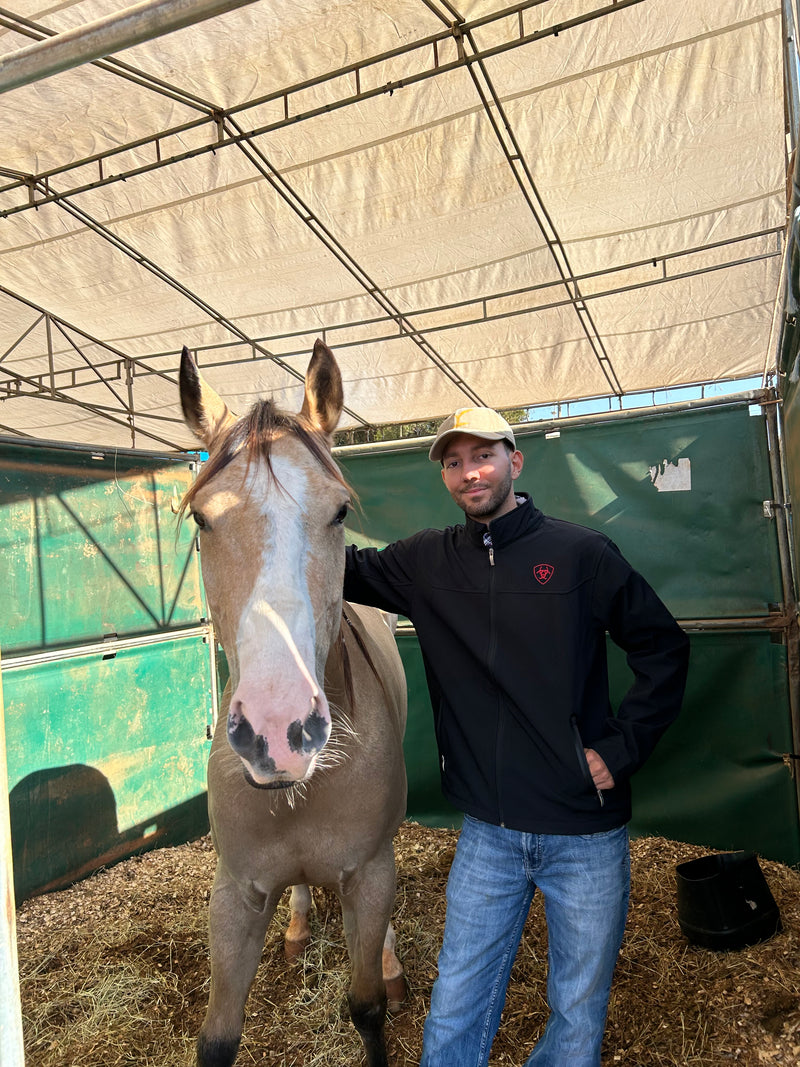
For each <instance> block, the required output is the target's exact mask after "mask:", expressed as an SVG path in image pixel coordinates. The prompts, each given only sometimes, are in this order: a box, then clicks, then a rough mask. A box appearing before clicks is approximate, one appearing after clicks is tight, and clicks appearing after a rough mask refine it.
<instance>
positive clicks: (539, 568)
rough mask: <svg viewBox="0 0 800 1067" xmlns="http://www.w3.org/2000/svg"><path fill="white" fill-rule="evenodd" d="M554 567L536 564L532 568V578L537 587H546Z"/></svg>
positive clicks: (547, 564)
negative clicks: (537, 584)
mask: <svg viewBox="0 0 800 1067" xmlns="http://www.w3.org/2000/svg"><path fill="white" fill-rule="evenodd" d="M554 572H555V567H553V566H552V565H551V564H550V563H537V564H536V566H535V567H534V568H533V577H534V578H535V579H536V581H537V582H538V583H539V585H547V583H548V582H549V581H550V579H551V578H552V577H553V573H554Z"/></svg>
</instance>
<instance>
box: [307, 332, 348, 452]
mask: <svg viewBox="0 0 800 1067" xmlns="http://www.w3.org/2000/svg"><path fill="white" fill-rule="evenodd" d="M343 407H344V390H343V389H342V375H341V373H340V371H339V364H338V363H337V362H336V360H335V358H334V355H333V352H331V350H330V349H329V348H328V346H327V345H326V344H325V342H324V341H320V340H319V338H317V340H316V341H315V342H314V354H313V355H312V357H311V362H310V363H309V365H308V370H307V371H306V395H305V399H304V400H303V407H302V410H301V412H300V414H301V415H305V417H306V418H307V419H308V420H309V421H310V422H312V423H313V424H314V425H315V426H316V427H318V429H320V430H322V431H323V433H328V434H330V433H333V431H334V430H335V429H336V424H337V423H338V421H339V416H340V415H341V414H342V408H343Z"/></svg>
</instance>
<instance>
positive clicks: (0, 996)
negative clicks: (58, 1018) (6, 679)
mask: <svg viewBox="0 0 800 1067" xmlns="http://www.w3.org/2000/svg"><path fill="white" fill-rule="evenodd" d="M0 906H1V907H2V909H3V918H2V919H0V1067H24V1064H25V1050H24V1046H23V1042H22V1009H21V1007H20V999H19V964H18V961H17V929H16V921H15V917H14V864H13V859H12V853H11V818H10V815H9V806H8V771H7V763H6V731H5V713H4V710H3V683H2V676H0Z"/></svg>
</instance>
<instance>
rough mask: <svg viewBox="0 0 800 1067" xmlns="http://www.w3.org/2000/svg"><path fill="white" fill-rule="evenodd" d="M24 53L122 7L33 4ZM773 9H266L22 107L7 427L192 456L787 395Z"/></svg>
mask: <svg viewBox="0 0 800 1067" xmlns="http://www.w3.org/2000/svg"><path fill="white" fill-rule="evenodd" d="M14 2H15V6H14V9H13V11H11V10H8V9H5V8H0V58H1V57H2V56H3V55H4V54H8V53H13V52H16V51H17V50H18V49H20V48H23V47H25V46H26V45H28V44H30V43H31V42H32V41H35V40H39V39H42V38H44V37H46V36H50V35H52V34H53V33H60V32H63V31H65V30H68V29H72V28H73V27H76V26H79V25H81V24H83V23H87V22H89V21H91V20H94V19H96V18H98V17H100V16H104V15H107V14H109V13H111V12H114V11H115V10H120V9H122V8H123V7H124V6H126V5H125V4H124V3H120V2H116V0H83V2H77V3H73V2H70V0H62V2H60V3H54V4H47V3H45V0H14ZM783 36H784V34H783V30H782V19H781V9H780V5H778V4H777V3H776V2H775V0H617V2H612V0H606V2H605V3H603V2H602V0H523V2H520V3H515V4H509V3H508V2H501V0H452V2H451V0H291V2H289V0H256V2H254V3H252V4H250V5H249V6H246V7H240V8H238V9H237V10H234V11H230V12H228V13H226V14H223V15H219V16H217V17H215V18H212V19H209V20H207V21H205V22H202V23H199V24H197V25H195V26H192V27H189V28H186V29H182V30H179V31H177V32H175V33H171V34H169V35H167V36H162V37H159V38H157V39H154V40H151V41H148V42H146V43H144V44H140V45H137V46H136V47H133V48H129V49H127V50H126V51H123V52H119V53H118V54H117V55H115V56H113V57H109V58H107V59H103V60H99V61H96V62H94V63H91V64H87V65H85V66H82V67H78V68H76V69H72V70H65V71H63V72H62V73H59V74H55V75H53V76H51V77H48V78H45V79H43V80H40V81H36V82H33V83H31V84H28V85H25V86H22V87H20V88H16V89H11V90H9V91H7V92H5V93H3V94H2V95H0V144H2V146H3V147H2V153H1V154H0V434H5V435H9V434H11V435H19V436H21V437H33V438H38V439H46V440H55V441H65V442H75V443H79V444H89V445H92V446H96V447H111V446H116V447H131V446H133V447H140V448H146V449H149V450H153V449H156V450H161V449H173V448H179V449H180V448H192V447H195V446H196V443H195V442H194V441H193V439H192V438H191V436H190V435H189V433H188V431H187V430H185V428H184V426H183V422H182V419H181V416H180V407H179V403H178V394H177V384H176V382H177V366H178V359H179V353H180V349H181V346H182V345H184V344H185V345H188V346H189V347H190V348H191V349H192V351H193V352H194V353H195V355H196V357H197V360H198V363H199V364H200V367H201V370H202V372H203V373H204V375H205V376H206V377H207V378H208V380H209V381H210V382H211V383H212V384H213V385H214V387H215V388H216V389H217V390H218V391H219V392H220V393H221V394H222V395H223V396H224V397H225V398H226V399H227V400H228V402H229V404H230V405H231V406H232V407H233V408H234V409H235V410H238V411H243V410H245V409H246V408H247V407H248V406H249V404H250V403H252V401H253V400H254V399H255V398H256V397H257V396H259V395H263V394H264V393H271V394H272V395H273V396H274V397H275V399H276V401H277V402H278V403H280V404H281V405H282V406H285V407H287V408H290V409H294V410H296V409H297V408H299V406H300V402H301V388H302V386H301V379H302V375H303V372H304V370H305V366H306V364H307V361H308V357H309V354H310V351H311V347H312V345H313V341H314V338H315V337H317V336H324V337H325V339H326V340H327V342H328V344H330V345H331V347H332V348H333V349H334V351H335V353H336V355H337V358H338V360H339V363H340V365H341V367H342V372H343V376H344V380H345V402H346V408H347V410H346V412H345V414H344V415H343V417H342V421H341V423H340V429H345V428H352V427H360V426H365V425H378V424H385V423H397V422H413V421H415V420H424V419H430V418H434V417H439V416H443V415H446V414H448V413H449V412H451V411H452V410H453V409H455V408H457V407H463V406H466V405H470V404H473V403H479V404H486V405H489V406H492V407H496V408H501V409H504V408H509V407H527V406H532V405H539V404H545V403H550V402H556V401H564V400H572V399H577V398H584V397H594V396H603V395H614V396H622V395H624V394H628V393H635V392H640V391H643V390H651V389H663V388H668V387H672V386H677V385H681V384H689V383H696V382H707V381H717V380H721V379H728V378H737V377H741V376H746V375H752V374H760V373H761V372H762V371H763V369H764V367H765V364H768V363H769V361H770V359H771V358H772V356H771V354H770V352H769V348H770V344H771V341H770V330H771V323H772V317H773V309H774V305H775V299H776V294H777V291H778V284H779V275H780V264H781V255H782V247H783V232H784V227H785V222H786V170H787V159H786V156H787V148H786V120H785V113H784V111H785V109H784V85H783V55H782V49H783Z"/></svg>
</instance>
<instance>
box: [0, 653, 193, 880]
mask: <svg viewBox="0 0 800 1067" xmlns="http://www.w3.org/2000/svg"><path fill="white" fill-rule="evenodd" d="M3 693H4V697H5V717H6V742H7V749H8V753H7V758H8V780H9V788H10V790H11V792H10V806H11V829H12V840H13V857H14V871H15V888H16V894H17V899H19V900H22V899H24V898H25V897H26V896H30V895H31V894H32V893H35V892H41V891H43V890H44V889H49V888H53V887H55V886H57V885H63V884H67V883H69V882H72V881H75V880H76V879H77V878H79V877H82V876H84V875H86V874H88V873H90V871H92V870H95V869H97V868H98V867H100V866H102V865H105V864H108V863H111V862H114V861H116V860H118V859H122V858H123V857H124V856H129V855H132V854H133V853H134V852H136V851H140V850H141V849H143V848H152V847H154V846H156V845H166V844H176V843H178V842H181V841H188V840H191V839H192V838H195V837H198V836H200V835H201V834H203V833H204V832H205V831H206V829H207V827H208V821H207V810H206V796H205V789H206V763H207V759H208V750H209V747H210V743H209V742H208V740H207V738H206V725H207V723H209V722H210V721H211V714H212V710H211V672H210V659H209V654H208V647H207V644H206V642H205V641H204V640H203V638H202V637H200V636H194V637H186V638H183V639H180V640H169V639H166V640H164V641H160V642H158V643H155V644H149V645H145V646H141V647H135V648H127V649H121V650H120V651H118V652H117V653H116V654H115V655H111V656H108V655H106V656H103V655H102V654H96V655H83V656H75V657H73V658H71V659H68V660H59V661H55V662H45V663H37V664H35V665H32V666H28V667H20V668H17V669H6V670H4V671H3Z"/></svg>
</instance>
